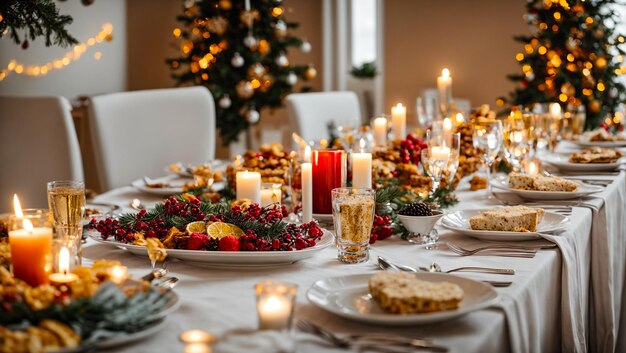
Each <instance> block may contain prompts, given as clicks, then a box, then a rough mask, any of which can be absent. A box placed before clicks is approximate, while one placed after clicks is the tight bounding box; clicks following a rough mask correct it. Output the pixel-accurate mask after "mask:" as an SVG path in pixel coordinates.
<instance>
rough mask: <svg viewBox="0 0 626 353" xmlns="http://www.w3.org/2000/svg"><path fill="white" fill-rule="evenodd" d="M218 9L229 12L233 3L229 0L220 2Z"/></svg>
mask: <svg viewBox="0 0 626 353" xmlns="http://www.w3.org/2000/svg"><path fill="white" fill-rule="evenodd" d="M219 4H220V8H221V9H222V10H226V11H228V10H230V9H231V8H232V7H233V3H232V2H231V1H230V0H220V2H219Z"/></svg>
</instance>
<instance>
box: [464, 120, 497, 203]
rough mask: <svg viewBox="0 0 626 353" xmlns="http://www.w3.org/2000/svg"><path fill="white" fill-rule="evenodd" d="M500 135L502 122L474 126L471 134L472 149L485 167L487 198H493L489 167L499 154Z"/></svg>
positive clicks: (489, 122)
mask: <svg viewBox="0 0 626 353" xmlns="http://www.w3.org/2000/svg"><path fill="white" fill-rule="evenodd" d="M502 135H503V134H502V122H501V121H499V120H496V121H486V122H483V123H476V124H474V129H473V132H472V140H473V143H474V148H476V149H477V150H478V151H479V152H480V153H481V158H482V160H483V162H484V163H485V165H486V166H487V184H488V190H489V196H488V197H487V198H493V196H492V194H491V167H492V165H493V162H494V161H495V160H496V157H497V156H498V152H500V149H501V148H502V139H503V136H502Z"/></svg>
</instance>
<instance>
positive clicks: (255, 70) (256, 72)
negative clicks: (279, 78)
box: [248, 63, 265, 78]
mask: <svg viewBox="0 0 626 353" xmlns="http://www.w3.org/2000/svg"><path fill="white" fill-rule="evenodd" d="M264 74H265V67H264V66H263V65H262V64H261V63H256V64H254V65H252V66H250V67H249V68H248V76H249V77H254V78H259V77H261V76H263V75H264Z"/></svg>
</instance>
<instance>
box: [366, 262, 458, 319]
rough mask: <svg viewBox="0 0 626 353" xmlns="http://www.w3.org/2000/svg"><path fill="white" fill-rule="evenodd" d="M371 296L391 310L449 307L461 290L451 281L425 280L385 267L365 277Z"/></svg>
mask: <svg viewBox="0 0 626 353" xmlns="http://www.w3.org/2000/svg"><path fill="white" fill-rule="evenodd" d="M369 288H370V293H371V294H372V297H373V298H374V299H376V300H377V301H378V303H379V304H380V307H381V308H382V309H383V310H385V311H388V312H390V313H393V314H415V313H429V312H436V311H443V310H452V309H456V308H458V307H459V304H460V303H461V300H463V290H462V289H461V287H459V286H458V285H456V284H454V283H449V282H429V281H422V280H419V279H417V278H416V277H415V276H414V275H412V274H409V273H402V272H390V271H385V272H381V273H378V274H376V275H374V276H372V277H371V278H370V280H369Z"/></svg>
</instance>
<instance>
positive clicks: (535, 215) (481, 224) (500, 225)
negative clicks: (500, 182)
mask: <svg viewBox="0 0 626 353" xmlns="http://www.w3.org/2000/svg"><path fill="white" fill-rule="evenodd" d="M543 214H544V210H543V209H541V208H530V207H526V206H507V207H499V208H495V209H493V210H488V211H484V212H482V213H481V214H479V215H477V216H474V217H472V218H470V219H469V223H470V227H471V228H472V229H473V230H490V231H502V232H535V231H537V225H538V224H539V223H540V222H541V220H542V219H543Z"/></svg>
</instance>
